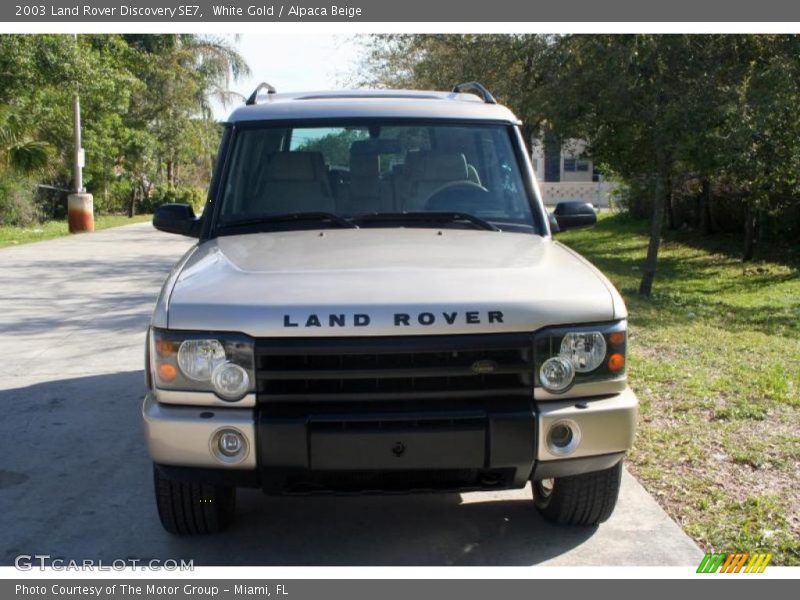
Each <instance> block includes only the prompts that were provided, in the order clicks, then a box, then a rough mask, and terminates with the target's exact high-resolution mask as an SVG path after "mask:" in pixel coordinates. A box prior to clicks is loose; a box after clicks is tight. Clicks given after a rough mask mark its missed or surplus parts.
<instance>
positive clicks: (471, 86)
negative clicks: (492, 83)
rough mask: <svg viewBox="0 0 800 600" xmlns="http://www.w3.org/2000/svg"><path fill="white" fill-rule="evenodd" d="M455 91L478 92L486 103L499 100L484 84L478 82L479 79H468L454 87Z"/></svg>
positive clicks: (493, 102)
mask: <svg viewBox="0 0 800 600" xmlns="http://www.w3.org/2000/svg"><path fill="white" fill-rule="evenodd" d="M453 93H455V94H477V95H478V96H480V97H481V98H483V101H484V102H485V103H486V104H497V100H495V99H494V96H492V95H491V94H490V93H489V90H487V89H486V88H485V87H484V86H483V85H482V84H480V83H478V82H477V81H468V82H466V83H459V84H458V85H457V86H455V87H454V88H453Z"/></svg>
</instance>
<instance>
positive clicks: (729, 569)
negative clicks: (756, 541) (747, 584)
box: [697, 552, 772, 573]
mask: <svg viewBox="0 0 800 600" xmlns="http://www.w3.org/2000/svg"><path fill="white" fill-rule="evenodd" d="M771 560H772V554H749V553H747V552H744V553H738V554H725V553H724V552H718V553H715V554H710V553H709V554H706V555H705V556H704V557H703V560H701V561H700V565H699V566H698V567H697V572H698V573H717V572H719V573H740V572H741V573H763V572H764V569H766V568H767V565H768V564H769V561H771Z"/></svg>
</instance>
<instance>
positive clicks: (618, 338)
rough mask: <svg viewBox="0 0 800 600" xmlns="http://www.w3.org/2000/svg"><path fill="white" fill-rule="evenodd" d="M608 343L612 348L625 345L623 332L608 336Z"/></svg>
mask: <svg viewBox="0 0 800 600" xmlns="http://www.w3.org/2000/svg"><path fill="white" fill-rule="evenodd" d="M608 343H609V344H610V345H612V346H622V344H624V343H625V332H624V331H615V332H613V333H609V334H608Z"/></svg>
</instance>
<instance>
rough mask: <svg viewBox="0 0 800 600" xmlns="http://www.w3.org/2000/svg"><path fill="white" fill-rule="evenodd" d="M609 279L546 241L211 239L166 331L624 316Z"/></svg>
mask: <svg viewBox="0 0 800 600" xmlns="http://www.w3.org/2000/svg"><path fill="white" fill-rule="evenodd" d="M625 316H626V315H625V308H624V305H623V304H622V301H621V299H620V298H619V295H618V294H617V293H616V290H614V288H613V286H611V284H610V283H609V282H608V281H607V280H606V279H605V277H603V276H602V275H601V274H600V273H599V272H598V271H597V270H596V269H595V268H594V267H593V266H592V265H591V264H589V263H588V262H587V261H585V260H584V259H583V258H581V257H580V256H579V255H577V254H575V253H574V252H572V251H571V250H569V249H568V248H566V247H564V246H562V245H561V244H558V243H557V242H553V241H552V240H551V239H547V238H542V237H539V236H535V235H529V234H522V233H499V232H492V231H473V230H460V229H443V230H439V229H404V228H391V229H389V228H387V229H334V230H324V231H319V230H314V231H289V232H272V233H258V234H249V235H238V236H224V237H218V238H215V239H212V240H209V241H207V242H204V243H202V244H200V245H199V246H198V247H197V248H196V249H195V251H194V252H193V253H192V254H191V256H189V257H188V258H187V259H186V260H185V263H184V265H183V267H182V269H181V270H180V272H179V273H178V274H177V277H175V278H174V284H173V288H172V291H171V294H170V295H169V301H168V317H167V318H168V326H169V328H171V329H202V330H207V331H238V332H242V333H246V334H249V335H251V336H255V337H270V336H276V337H281V336H292V337H298V336H308V337H312V336H313V337H319V336H367V335H419V334H463V333H501V332H519V331H534V330H537V329H539V328H541V327H544V326H547V325H557V324H565V323H587V322H597V321H610V320H613V319H619V318H624V317H625Z"/></svg>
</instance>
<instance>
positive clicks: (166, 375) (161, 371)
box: [158, 363, 178, 381]
mask: <svg viewBox="0 0 800 600" xmlns="http://www.w3.org/2000/svg"><path fill="white" fill-rule="evenodd" d="M158 376H159V377H160V378H161V379H162V380H163V381H172V380H173V379H175V378H176V377H177V376H178V369H177V368H175V365H171V364H169V363H162V364H160V365H158Z"/></svg>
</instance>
